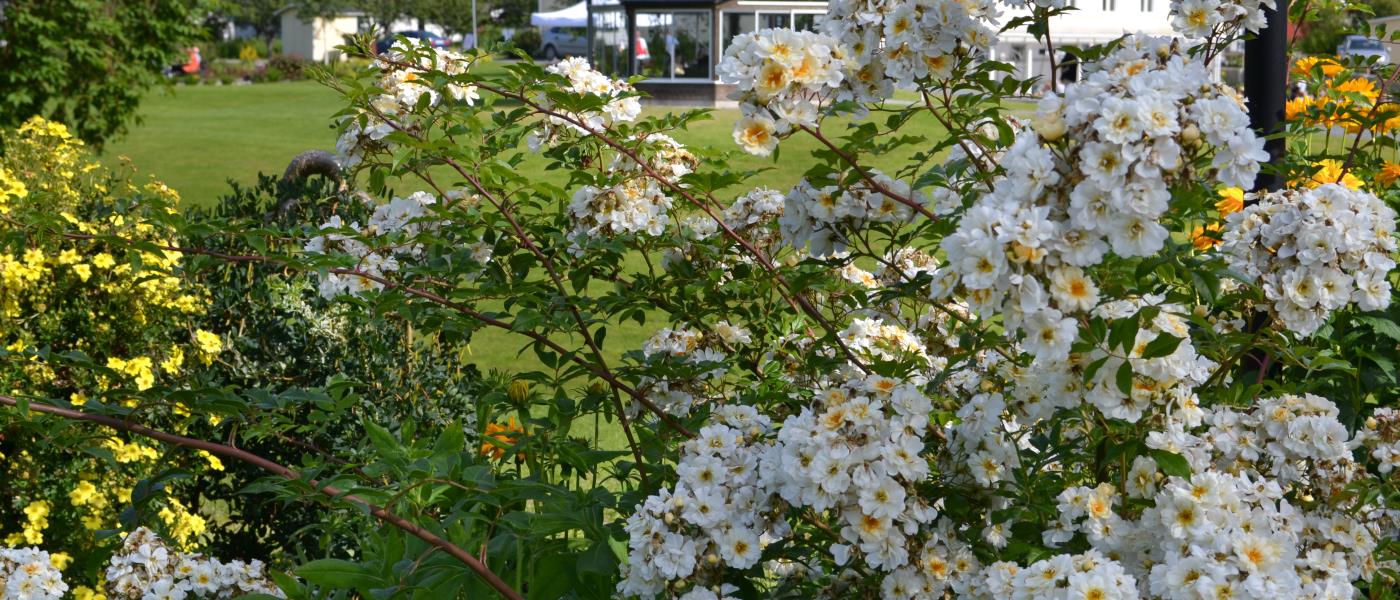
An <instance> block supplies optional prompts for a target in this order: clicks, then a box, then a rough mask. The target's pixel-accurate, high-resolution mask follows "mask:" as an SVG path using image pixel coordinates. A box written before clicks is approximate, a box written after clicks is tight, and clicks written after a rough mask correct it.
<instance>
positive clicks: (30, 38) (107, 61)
mask: <svg viewBox="0 0 1400 600" xmlns="http://www.w3.org/2000/svg"><path fill="white" fill-rule="evenodd" d="M204 4H205V2H204V0H196V1H193V2H192V1H189V0H141V1H136V0H16V1H13V2H7V3H4V10H3V13H0V40H4V42H5V43H4V44H3V45H0V126H3V127H14V126H17V125H19V124H20V123H22V122H24V121H25V120H26V119H28V118H29V117H31V116H34V115H43V116H44V117H47V118H49V119H52V120H55V121H60V122H63V123H66V124H67V125H68V126H69V127H70V128H72V129H73V131H74V132H75V133H76V134H77V135H78V136H79V137H81V138H82V139H83V140H84V141H86V142H88V143H91V144H94V145H98V146H100V145H101V144H102V143H103V142H105V141H107V140H108V139H111V138H112V137H113V136H115V135H119V134H121V133H123V132H125V130H126V127H127V126H128V125H129V124H130V123H132V122H133V121H135V120H137V118H138V117H137V115H136V108H137V106H138V105H139V104H140V101H141V97H142V96H143V95H145V93H146V91H147V90H148V89H150V88H151V87H152V86H154V85H156V84H158V83H160V82H161V81H162V77H161V72H162V71H163V70H164V69H165V68H166V67H167V66H169V65H171V64H173V63H174V62H175V61H177V60H179V59H181V58H182V55H181V52H180V51H181V49H182V48H185V47H187V46H188V45H190V43H191V42H192V41H193V40H195V39H198V37H199V34H200V26H199V17H200V15H202V14H203V10H202V9H203V6H204Z"/></svg>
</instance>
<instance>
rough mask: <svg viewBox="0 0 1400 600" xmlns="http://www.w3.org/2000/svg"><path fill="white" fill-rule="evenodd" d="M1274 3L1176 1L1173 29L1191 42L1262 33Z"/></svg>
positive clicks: (1254, 0) (1269, 0)
mask: <svg viewBox="0 0 1400 600" xmlns="http://www.w3.org/2000/svg"><path fill="white" fill-rule="evenodd" d="M1266 8H1267V9H1269V10H1273V9H1274V0H1172V3H1171V16H1172V29H1175V30H1176V31H1178V32H1180V33H1181V34H1182V35H1184V36H1186V37H1188V38H1210V37H1217V38H1222V39H1228V38H1232V37H1234V35H1235V34H1236V33H1237V32H1238V31H1239V30H1240V29H1244V30H1246V31H1252V32H1258V31H1259V30H1260V29H1261V28H1263V27H1264V26H1265V25H1268V21H1267V19H1266V18H1265V16H1264V9H1266Z"/></svg>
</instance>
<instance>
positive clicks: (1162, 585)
mask: <svg viewBox="0 0 1400 600" xmlns="http://www.w3.org/2000/svg"><path fill="white" fill-rule="evenodd" d="M1337 414H1338V410H1337V408H1336V406H1335V405H1334V404H1332V403H1331V402H1330V401H1328V400H1327V399H1325V398H1321V397H1318V396H1313V395H1302V396H1282V397H1278V398H1269V399H1264V400H1261V401H1259V403H1258V405H1257V406H1256V407H1255V408H1254V409H1253V410H1251V411H1249V412H1240V411H1237V410H1235V409H1232V408H1229V407H1217V408H1215V409H1213V410H1212V411H1211V412H1210V413H1209V414H1208V415H1207V416H1206V418H1205V421H1206V422H1207V423H1208V427H1205V429H1204V431H1199V429H1200V428H1196V429H1198V431H1197V433H1199V435H1196V434H1193V433H1190V431H1189V430H1191V429H1192V428H1191V427H1188V426H1186V425H1185V424H1183V423H1182V422H1180V421H1171V422H1169V423H1168V426H1167V429H1166V430H1165V431H1154V432H1152V433H1151V434H1149V436H1148V446H1149V447H1150V448H1155V449H1159V450H1165V451H1169V452H1172V453H1177V454H1181V455H1183V456H1184V457H1185V458H1186V459H1187V461H1188V462H1189V463H1190V466H1191V469H1192V471H1193V474H1192V475H1191V477H1190V479H1189V480H1188V479H1184V478H1182V477H1177V476H1171V477H1166V478H1163V477H1162V476H1161V475H1160V474H1159V473H1158V469H1157V464H1156V462H1155V461H1154V460H1153V459H1152V458H1149V457H1146V456H1139V457H1137V458H1136V459H1135V460H1134V462H1133V464H1132V468H1131V470H1130V472H1129V473H1128V474H1127V476H1126V477H1125V482H1124V485H1125V489H1124V490H1122V492H1125V493H1126V496H1125V495H1124V494H1123V493H1120V491H1119V490H1118V489H1117V488H1115V487H1114V486H1113V485H1112V484H1108V483H1101V484H1098V485H1097V486H1095V487H1092V488H1090V487H1072V488H1068V489H1066V490H1065V491H1064V492H1062V493H1061V494H1060V496H1059V506H1058V511H1059V522H1058V523H1057V524H1056V526H1055V527H1052V528H1050V529H1048V530H1046V531H1045V533H1044V538H1045V539H1044V541H1045V543H1046V544H1049V545H1051V546H1055V545H1059V544H1063V543H1065V542H1068V541H1070V539H1072V538H1073V537H1074V536H1075V535H1076V533H1082V534H1083V535H1084V536H1085V538H1086V539H1087V540H1088V542H1089V543H1090V544H1091V545H1092V546H1093V547H1094V549H1096V550H1098V551H1100V552H1102V553H1104V554H1105V555H1108V556H1112V557H1114V558H1115V559H1116V560H1117V561H1118V562H1120V563H1121V564H1122V566H1123V568H1124V569H1126V571H1127V573H1128V574H1130V575H1132V576H1133V577H1135V578H1136V580H1137V582H1138V585H1139V588H1140V589H1139V590H1138V593H1140V594H1141V595H1143V596H1147V597H1155V598H1184V599H1195V598H1218V597H1222V596H1223V597H1254V598H1260V597H1277V598H1352V597H1355V596H1354V595H1355V593H1356V591H1355V589H1354V588H1353V582H1354V581H1357V580H1364V579H1369V578H1370V577H1371V575H1372V574H1373V573H1375V572H1376V570H1377V568H1378V565H1377V563H1376V562H1375V560H1374V558H1373V557H1372V552H1373V551H1374V550H1375V549H1376V546H1377V544H1378V542H1379V540H1380V539H1382V537H1383V535H1391V534H1393V533H1394V531H1393V530H1394V524H1393V523H1391V524H1389V525H1387V526H1386V527H1387V528H1386V529H1385V530H1384V531H1383V530H1382V524H1383V523H1385V522H1387V520H1386V519H1383V518H1379V519H1378V518H1372V517H1373V516H1374V515H1371V514H1368V513H1371V512H1373V511H1371V510H1370V509H1369V508H1367V507H1365V506H1360V507H1358V506H1353V505H1352V503H1353V502H1354V500H1353V499H1352V498H1354V497H1353V496H1351V495H1349V494H1344V493H1342V492H1343V491H1344V488H1345V487H1346V486H1347V485H1349V484H1351V483H1353V482H1354V481H1356V480H1358V479H1360V478H1362V477H1366V475H1365V471H1364V468H1362V467H1361V466H1360V465H1358V464H1356V463H1354V462H1352V455H1351V450H1352V448H1354V447H1355V446H1356V445H1358V444H1359V443H1360V439H1359V438H1358V439H1354V440H1351V439H1348V433H1347V430H1346V428H1345V427H1344V426H1343V425H1342V424H1341V423H1340V422H1339V421H1337ZM1129 498H1130V499H1133V500H1131V501H1130V500H1127V499H1129ZM1290 498H1291V499H1292V500H1290ZM1144 500H1145V501H1149V502H1150V505H1149V506H1148V507H1147V508H1146V509H1144V510H1142V511H1141V513H1140V514H1139V515H1138V516H1137V517H1136V518H1128V516H1130V515H1132V514H1135V513H1136V510H1135V509H1133V508H1132V507H1131V506H1130V505H1131V504H1136V503H1138V502H1140V501H1144Z"/></svg>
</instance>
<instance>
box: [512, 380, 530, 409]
mask: <svg viewBox="0 0 1400 600" xmlns="http://www.w3.org/2000/svg"><path fill="white" fill-rule="evenodd" d="M506 396H508V397H510V401H511V402H514V403H516V404H524V403H525V401H526V400H529V399H530V382H528V381H525V380H524V379H516V380H515V381H512V382H510V386H509V387H507V388H506Z"/></svg>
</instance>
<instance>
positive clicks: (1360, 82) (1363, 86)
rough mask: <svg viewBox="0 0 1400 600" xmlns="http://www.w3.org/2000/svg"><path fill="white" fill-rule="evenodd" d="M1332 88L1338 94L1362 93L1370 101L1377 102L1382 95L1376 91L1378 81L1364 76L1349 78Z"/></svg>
mask: <svg viewBox="0 0 1400 600" xmlns="http://www.w3.org/2000/svg"><path fill="white" fill-rule="evenodd" d="M1332 89H1333V90H1335V91H1337V93H1338V94H1348V93H1350V94H1361V95H1362V96H1363V97H1365V98H1366V100H1367V101H1369V102H1375V101H1376V98H1379V97H1380V96H1381V94H1380V92H1378V91H1376V82H1374V81H1371V80H1370V79H1366V78H1364V77H1357V78H1355V79H1348V80H1347V81H1344V82H1342V83H1341V84H1339V85H1334V86H1332Z"/></svg>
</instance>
